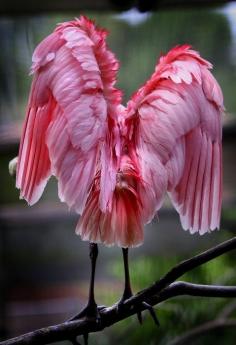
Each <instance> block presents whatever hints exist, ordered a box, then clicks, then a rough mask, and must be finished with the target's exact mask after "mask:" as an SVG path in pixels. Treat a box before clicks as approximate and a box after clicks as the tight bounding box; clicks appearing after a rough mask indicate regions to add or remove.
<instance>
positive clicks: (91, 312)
mask: <svg viewBox="0 0 236 345" xmlns="http://www.w3.org/2000/svg"><path fill="white" fill-rule="evenodd" d="M89 256H90V261H91V276H90V285H89V297H88V303H87V305H86V307H85V308H84V309H83V310H82V311H81V312H80V313H79V314H78V315H76V316H74V317H72V318H71V319H70V320H69V321H73V320H77V319H82V318H89V319H90V318H93V319H95V320H96V321H97V322H99V320H100V314H99V310H101V309H102V308H103V307H98V306H97V304H96V302H95V298H94V280H95V270H96V261H97V257H98V245H97V244H96V243H92V242H90V243H89ZM83 336H84V343H85V345H87V344H88V334H87V333H85V334H84V335H83ZM74 342H75V344H79V343H78V342H77V340H76V339H74Z"/></svg>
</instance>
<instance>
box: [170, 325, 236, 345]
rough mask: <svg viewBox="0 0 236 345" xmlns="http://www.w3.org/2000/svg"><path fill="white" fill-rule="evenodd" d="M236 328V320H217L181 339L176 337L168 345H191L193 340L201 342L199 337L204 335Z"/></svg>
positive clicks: (191, 331)
mask: <svg viewBox="0 0 236 345" xmlns="http://www.w3.org/2000/svg"><path fill="white" fill-rule="evenodd" d="M235 326H236V320H235V319H226V320H221V319H216V320H213V321H209V322H206V323H204V324H202V325H200V326H198V327H196V328H193V329H191V330H190V331H188V332H186V333H185V334H183V335H181V336H179V337H176V338H175V339H174V340H172V341H170V342H169V343H168V344H167V345H187V344H188V345H189V344H190V341H191V340H193V339H198V340H199V336H201V335H204V334H206V333H208V332H210V331H213V330H215V329H219V328H226V327H235ZM191 344H192V343H191Z"/></svg>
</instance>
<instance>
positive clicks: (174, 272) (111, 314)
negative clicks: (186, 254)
mask: <svg viewBox="0 0 236 345" xmlns="http://www.w3.org/2000/svg"><path fill="white" fill-rule="evenodd" d="M235 248H236V237H234V238H232V239H231V240H228V241H225V242H224V243H222V244H220V245H218V246H216V247H214V248H212V249H210V250H207V251H205V252H204V253H202V254H199V255H197V256H195V257H193V258H191V259H189V260H186V261H184V262H182V263H180V264H179V265H176V266H175V267H174V268H173V269H171V270H170V271H169V272H168V273H167V274H166V275H165V276H164V277H163V278H161V279H160V280H159V281H157V282H156V283H155V284H153V285H151V286H150V287H149V288H146V289H145V290H143V291H141V292H140V293H138V294H137V295H135V296H133V297H131V298H129V299H128V300H127V301H126V302H125V307H124V308H117V306H116V304H114V305H113V306H112V307H109V308H104V309H102V310H101V312H100V314H101V321H100V322H99V323H97V322H95V321H94V320H75V321H71V322H64V323H61V324H58V325H54V326H50V327H46V328H42V329H39V330H36V331H34V332H30V333H27V334H24V335H21V336H19V337H16V338H13V339H10V340H6V341H4V342H1V343H0V345H33V344H40V345H44V344H49V343H53V342H56V341H62V340H68V339H73V338H74V339H75V337H76V336H79V335H83V334H85V333H92V332H98V331H101V330H103V329H104V328H106V327H109V326H111V325H113V324H114V323H117V322H119V321H120V320H123V319H125V318H128V317H129V316H131V315H134V314H136V313H137V312H141V311H143V310H145V309H146V308H145V306H144V305H143V304H142V303H141V302H145V301H147V302H148V303H149V304H151V305H155V304H158V303H160V302H163V301H165V300H168V299H169V298H172V297H176V296H180V295H189V296H201V297H227V298H229V297H236V286H229V287H225V286H211V285H200V284H191V283H187V282H181V281H178V282H174V281H175V280H176V279H177V278H179V277H180V276H182V275H183V274H184V273H186V272H188V271H190V270H192V269H193V268H195V267H198V266H200V265H202V264H204V263H206V262H208V261H210V260H212V259H214V258H216V257H218V256H220V255H222V254H224V253H226V252H229V251H230V250H232V249H235Z"/></svg>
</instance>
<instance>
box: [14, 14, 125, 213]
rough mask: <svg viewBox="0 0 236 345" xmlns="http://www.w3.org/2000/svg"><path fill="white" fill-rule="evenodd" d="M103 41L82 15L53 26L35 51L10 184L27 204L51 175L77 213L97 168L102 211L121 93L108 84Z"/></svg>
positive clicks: (110, 68) (112, 66) (112, 73)
mask: <svg viewBox="0 0 236 345" xmlns="http://www.w3.org/2000/svg"><path fill="white" fill-rule="evenodd" d="M105 38H106V32H105V31H103V30H100V29H97V28H96V27H95V26H94V24H93V23H92V22H91V21H89V20H88V19H87V18H85V17H81V18H80V19H76V20H74V21H72V22H67V23H63V24H60V25H59V26H58V27H57V29H56V30H55V31H54V32H53V33H52V34H51V35H50V36H48V37H47V38H46V39H45V40H43V41H42V42H41V43H40V44H39V46H38V47H37V48H36V50H35V52H34V55H33V65H32V72H33V73H34V79H33V82H32V87H31V93H30V97H29V103H28V110H27V117H26V120H25V123H24V130H23V135H22V139H21V144H20V151H19V161H18V167H17V182H16V184H17V187H18V188H20V190H21V194H20V196H21V198H24V199H26V200H27V201H28V203H29V204H34V203H35V202H37V201H38V199H39V198H40V196H41V194H42V192H43V190H44V187H45V185H46V183H47V180H48V178H49V177H50V176H51V175H52V174H54V175H55V176H56V177H57V179H58V188H59V196H60V198H61V200H62V201H65V202H67V204H68V205H69V207H73V208H74V209H76V211H78V212H79V213H80V212H81V211H82V210H83V207H84V204H85V202H86V199H87V196H88V193H89V190H90V188H91V184H92V180H93V179H94V177H95V176H97V174H98V171H100V172H99V176H100V178H101V181H100V183H101V196H100V206H101V209H105V208H106V207H107V204H108V202H109V196H110V193H111V192H112V190H113V189H114V184H115V166H114V164H113V159H112V154H113V153H112V152H113V146H114V145H115V144H116V143H115V139H114V137H115V135H113V129H114V128H115V126H116V121H115V115H116V107H117V105H119V104H120V99H121V94H120V92H119V91H118V90H116V89H115V88H114V87H113V85H114V83H115V80H116V71H117V69H118V62H117V60H116V59H115V57H114V55H113V54H112V53H111V52H110V51H109V50H108V49H107V46H106V42H105Z"/></svg>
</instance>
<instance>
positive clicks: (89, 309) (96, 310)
mask: <svg viewBox="0 0 236 345" xmlns="http://www.w3.org/2000/svg"><path fill="white" fill-rule="evenodd" d="M104 308H106V307H105V306H104V305H101V306H97V304H96V303H95V304H88V305H87V306H86V307H85V308H84V309H83V310H82V311H81V312H80V313H79V314H77V315H75V316H73V317H72V318H70V319H69V320H68V321H69V322H70V321H75V320H79V319H95V320H96V322H97V323H100V322H101V314H100V311H101V310H103V309H104Z"/></svg>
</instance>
